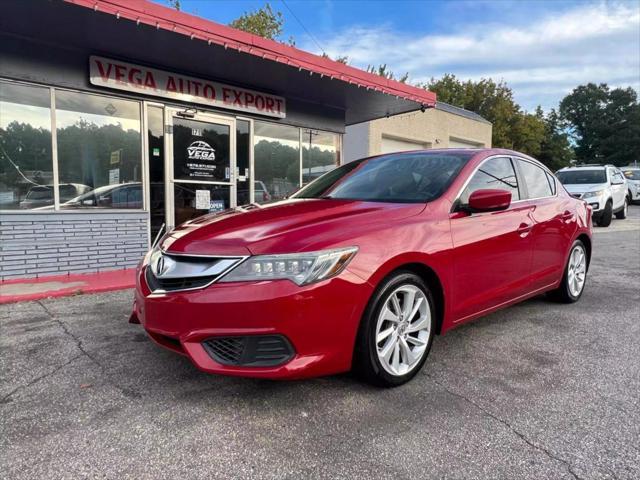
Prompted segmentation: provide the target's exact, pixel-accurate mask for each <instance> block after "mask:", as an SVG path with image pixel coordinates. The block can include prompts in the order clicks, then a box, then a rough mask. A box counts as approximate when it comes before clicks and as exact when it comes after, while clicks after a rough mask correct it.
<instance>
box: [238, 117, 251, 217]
mask: <svg viewBox="0 0 640 480" xmlns="http://www.w3.org/2000/svg"><path fill="white" fill-rule="evenodd" d="M250 129H251V124H250V123H249V121H248V120H236V172H237V183H236V185H237V189H238V190H237V191H238V205H246V204H248V203H251V199H250V192H249V186H250V183H251V172H250V165H249V164H250V161H251V158H250V152H251V134H250Z"/></svg>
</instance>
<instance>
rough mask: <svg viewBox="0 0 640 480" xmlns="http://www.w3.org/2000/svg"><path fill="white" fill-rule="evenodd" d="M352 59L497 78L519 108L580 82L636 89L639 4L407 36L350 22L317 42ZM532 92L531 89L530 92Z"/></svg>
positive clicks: (547, 101)
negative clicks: (521, 21) (505, 83)
mask: <svg viewBox="0 0 640 480" xmlns="http://www.w3.org/2000/svg"><path fill="white" fill-rule="evenodd" d="M321 43H322V44H323V45H324V47H325V50H326V51H327V53H329V55H331V56H338V55H347V56H348V57H349V59H350V61H351V63H352V64H353V65H354V66H358V67H362V68H364V67H366V66H367V65H369V64H372V65H377V64H381V63H386V64H387V65H388V67H389V68H390V69H391V70H392V71H394V72H396V73H397V74H403V73H404V72H407V71H408V72H409V73H410V74H411V81H413V82H419V81H423V82H424V81H427V80H428V79H429V78H430V77H436V78H437V77H439V76H441V75H442V74H444V73H453V74H455V75H456V76H458V77H459V78H462V79H467V78H471V79H478V78H481V77H492V78H494V79H496V80H499V79H504V80H505V81H507V83H508V84H509V85H510V86H511V87H512V88H513V90H514V93H515V96H516V100H517V101H518V102H520V103H521V105H522V106H523V107H524V108H527V109H533V108H534V107H535V106H536V105H538V104H542V105H543V107H545V108H549V107H553V106H555V105H556V103H557V102H558V100H560V99H561V98H562V97H563V96H564V95H565V94H566V93H568V92H569V91H571V89H572V88H573V87H575V86H577V85H579V84H583V83H586V82H598V83H599V82H605V83H608V84H610V85H612V86H620V85H625V86H629V85H631V86H633V87H634V88H636V89H637V90H640V4H638V3H636V2H631V3H618V4H611V3H607V4H599V5H593V4H583V5H579V6H578V7H576V8H574V9H572V10H568V11H566V12H564V13H553V14H551V13H550V14H548V15H547V16H546V17H543V18H541V19H538V20H536V19H532V20H531V22H530V23H529V24H525V25H517V26H516V25H513V24H509V25H506V24H500V23H498V22H497V21H494V22H492V23H490V24H489V23H484V24H482V23H479V24H475V25H472V26H465V29H464V30H460V31H456V32H452V33H448V34H442V33H439V34H429V33H425V34H423V35H419V36H416V35H408V34H407V33H406V32H398V31H395V30H393V29H392V28H390V27H389V26H379V27H362V26H354V27H352V28H349V29H347V30H345V31H342V32H339V33H338V34H336V35H332V37H331V38H327V39H323V40H322V42H321ZM537 93H539V94H537Z"/></svg>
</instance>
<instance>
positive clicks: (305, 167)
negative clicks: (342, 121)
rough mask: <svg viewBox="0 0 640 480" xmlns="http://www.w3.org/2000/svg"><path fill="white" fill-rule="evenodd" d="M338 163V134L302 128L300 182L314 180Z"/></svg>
mask: <svg viewBox="0 0 640 480" xmlns="http://www.w3.org/2000/svg"><path fill="white" fill-rule="evenodd" d="M338 165H340V136H339V135H338V134H336V133H330V132H320V131H317V130H310V129H303V130H302V184H303V185H306V184H307V183H309V182H311V181H312V180H315V179H316V178H318V177H319V176H320V175H322V174H324V173H327V172H329V171H331V170H333V169H334V168H336V167H337V166H338Z"/></svg>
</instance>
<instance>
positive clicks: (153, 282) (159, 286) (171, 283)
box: [145, 267, 219, 292]
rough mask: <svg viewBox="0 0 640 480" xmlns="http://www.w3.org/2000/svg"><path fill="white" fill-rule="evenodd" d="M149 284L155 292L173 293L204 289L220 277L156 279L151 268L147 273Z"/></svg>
mask: <svg viewBox="0 0 640 480" xmlns="http://www.w3.org/2000/svg"><path fill="white" fill-rule="evenodd" d="M145 276H146V279H147V284H148V285H149V289H150V290H151V291H153V292H155V291H156V290H164V291H165V292H171V291H176V290H187V289H191V288H202V287H205V286H207V285H208V284H210V283H211V282H213V281H214V280H215V279H216V278H218V277H219V275H213V276H209V277H191V278H164V279H160V278H158V277H156V276H155V275H154V274H153V272H152V271H151V269H150V268H148V267H147V269H146V271H145Z"/></svg>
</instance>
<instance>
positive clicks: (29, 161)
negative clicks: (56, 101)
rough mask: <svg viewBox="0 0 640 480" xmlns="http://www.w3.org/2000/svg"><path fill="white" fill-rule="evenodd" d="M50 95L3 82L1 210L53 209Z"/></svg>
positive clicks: (0, 100) (0, 92)
mask: <svg viewBox="0 0 640 480" xmlns="http://www.w3.org/2000/svg"><path fill="white" fill-rule="evenodd" d="M50 100H51V94H50V91H49V89H48V88H42V87H32V86H27V85H18V84H12V83H8V82H0V210H33V209H53V166H52V165H53V163H52V156H51V111H50V104H51V101H50Z"/></svg>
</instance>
